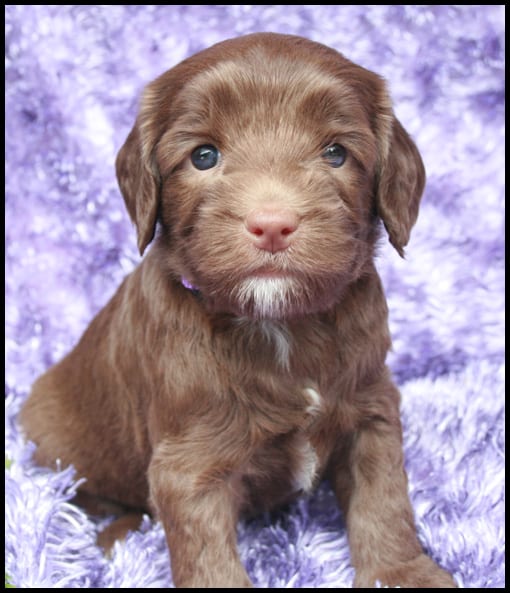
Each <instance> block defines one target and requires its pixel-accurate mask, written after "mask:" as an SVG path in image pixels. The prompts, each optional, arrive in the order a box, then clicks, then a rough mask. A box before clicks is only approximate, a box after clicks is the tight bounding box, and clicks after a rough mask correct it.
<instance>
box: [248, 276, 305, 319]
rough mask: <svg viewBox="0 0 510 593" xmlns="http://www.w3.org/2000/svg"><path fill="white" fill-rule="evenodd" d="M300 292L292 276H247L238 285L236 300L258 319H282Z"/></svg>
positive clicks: (290, 309)
mask: <svg viewBox="0 0 510 593" xmlns="http://www.w3.org/2000/svg"><path fill="white" fill-rule="evenodd" d="M300 293H301V289H300V286H299V284H298V282H297V281H296V280H294V279H293V278H248V279H246V280H244V281H243V282H241V284H240V285H239V286H238V288H237V295H236V300H237V302H238V303H239V305H240V308H241V309H243V310H246V311H250V313H251V314H252V315H253V316H254V317H257V318H258V319H282V318H284V317H285V316H286V314H288V313H289V311H292V309H293V303H294V304H295V303H296V301H299V295H300Z"/></svg>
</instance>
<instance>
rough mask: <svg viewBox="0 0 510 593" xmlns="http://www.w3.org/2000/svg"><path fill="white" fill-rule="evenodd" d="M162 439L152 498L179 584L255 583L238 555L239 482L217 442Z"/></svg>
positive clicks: (230, 585)
mask: <svg viewBox="0 0 510 593" xmlns="http://www.w3.org/2000/svg"><path fill="white" fill-rule="evenodd" d="M200 441H201V440H199V441H196V440H194V439H193V438H186V439H182V438H181V439H171V438H167V439H165V440H164V441H163V442H161V443H160V444H159V445H158V446H157V448H156V450H155V453H154V455H153V458H152V461H151V464H150V468H149V484H150V489H151V499H152V502H153V504H154V506H155V507H156V509H157V511H158V515H159V518H160V519H161V521H162V523H163V526H164V529H165V535H166V539H167V542H168V547H169V549H170V558H171V564H172V576H173V579H174V583H175V586H176V587H178V588H180V587H186V588H187V587H194V588H195V587H196V588H210V587H211V588H241V587H252V584H251V582H250V580H249V578H248V575H247V574H246V571H245V569H244V567H243V565H242V564H241V561H240V559H239V556H238V553H237V529H236V527H237V518H238V509H239V504H240V496H241V494H240V484H237V483H236V480H235V478H234V477H233V473H232V472H231V468H229V467H228V464H229V460H225V459H221V458H220V457H218V456H217V455H216V453H215V451H214V441H211V442H210V443H209V444H207V445H206V444H205V443H204V442H203V441H202V444H203V445H205V446H203V447H200V446H199V443H200Z"/></svg>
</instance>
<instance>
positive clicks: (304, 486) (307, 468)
mask: <svg viewBox="0 0 510 593" xmlns="http://www.w3.org/2000/svg"><path fill="white" fill-rule="evenodd" d="M303 391H304V394H305V397H306V399H307V401H308V402H309V405H308V406H307V407H306V409H305V412H306V413H307V414H308V415H309V416H310V420H312V419H313V418H314V417H316V416H317V415H318V414H320V412H321V411H322V398H321V396H320V394H319V392H318V391H317V390H316V389H314V388H313V387H306V388H305V389H304V390H303ZM295 450H296V464H295V468H296V469H295V471H294V476H293V477H294V487H295V488H296V490H302V491H303V492H309V491H310V490H311V489H312V487H313V485H314V483H315V477H316V475H317V472H318V471H319V465H320V463H319V458H318V457H317V454H316V452H315V450H314V448H313V447H312V445H311V443H310V440H309V439H308V437H307V436H306V434H305V433H304V432H301V433H298V434H297V435H296V441H295Z"/></svg>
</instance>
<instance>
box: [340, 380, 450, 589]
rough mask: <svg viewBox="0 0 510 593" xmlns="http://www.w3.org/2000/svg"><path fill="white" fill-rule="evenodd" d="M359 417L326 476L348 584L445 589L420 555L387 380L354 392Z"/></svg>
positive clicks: (437, 571) (393, 394)
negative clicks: (342, 534) (335, 503)
mask: <svg viewBox="0 0 510 593" xmlns="http://www.w3.org/2000/svg"><path fill="white" fill-rule="evenodd" d="M358 396H359V397H358V404H359V405H360V406H361V409H362V414H363V418H364V421H362V422H361V425H360V427H359V429H358V430H357V432H356V433H355V434H354V435H353V436H352V438H351V440H350V441H349V442H348V443H343V444H342V446H341V448H339V449H338V450H337V451H336V454H335V458H334V460H333V463H332V465H331V467H330V470H331V472H332V475H331V478H332V482H333V485H334V488H335V491H336V494H337V497H338V499H339V501H340V504H341V506H342V508H343V510H344V513H345V515H346V520H347V530H348V537H349V543H350V548H351V557H352V564H353V566H354V568H355V569H356V578H355V581H354V586H355V587H359V588H371V587H374V585H375V582H376V581H380V583H381V585H383V586H384V585H387V586H390V587H394V586H399V587H403V588H425V587H426V588H451V587H455V586H456V585H455V583H454V581H453V579H452V577H451V576H450V575H449V574H448V573H447V572H446V571H444V570H442V569H441V568H439V567H438V566H437V565H436V564H435V563H434V562H433V561H432V560H431V559H430V558H429V557H428V556H426V555H425V554H424V553H423V550H422V548H421V545H420V544H419V542H418V539H417V536H416V529H415V525H414V517H413V511H412V508H411V504H410V501H409V497H408V494H407V476H406V473H405V470H404V460H403V451H402V429H401V424H400V418H399V411H398V402H399V394H398V391H397V389H396V388H395V387H394V385H393V384H392V383H391V381H390V380H389V379H387V378H384V379H383V380H381V382H380V383H379V384H377V385H375V386H373V387H372V388H370V389H367V390H366V392H364V393H360V394H358Z"/></svg>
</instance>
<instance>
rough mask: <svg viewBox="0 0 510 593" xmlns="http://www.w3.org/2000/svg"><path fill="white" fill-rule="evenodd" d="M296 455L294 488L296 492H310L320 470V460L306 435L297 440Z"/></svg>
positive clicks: (299, 436)
mask: <svg viewBox="0 0 510 593" xmlns="http://www.w3.org/2000/svg"><path fill="white" fill-rule="evenodd" d="M296 454H297V459H296V465H295V468H296V469H295V470H294V476H293V486H294V488H295V489H296V490H301V491H303V492H310V490H311V489H312V487H313V485H314V482H315V476H316V475H317V471H318V469H319V458H318V457H317V454H316V453H315V451H314V448H313V447H312V445H311V444H310V441H309V440H308V439H307V438H306V437H305V436H304V435H298V436H297V438H296Z"/></svg>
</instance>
